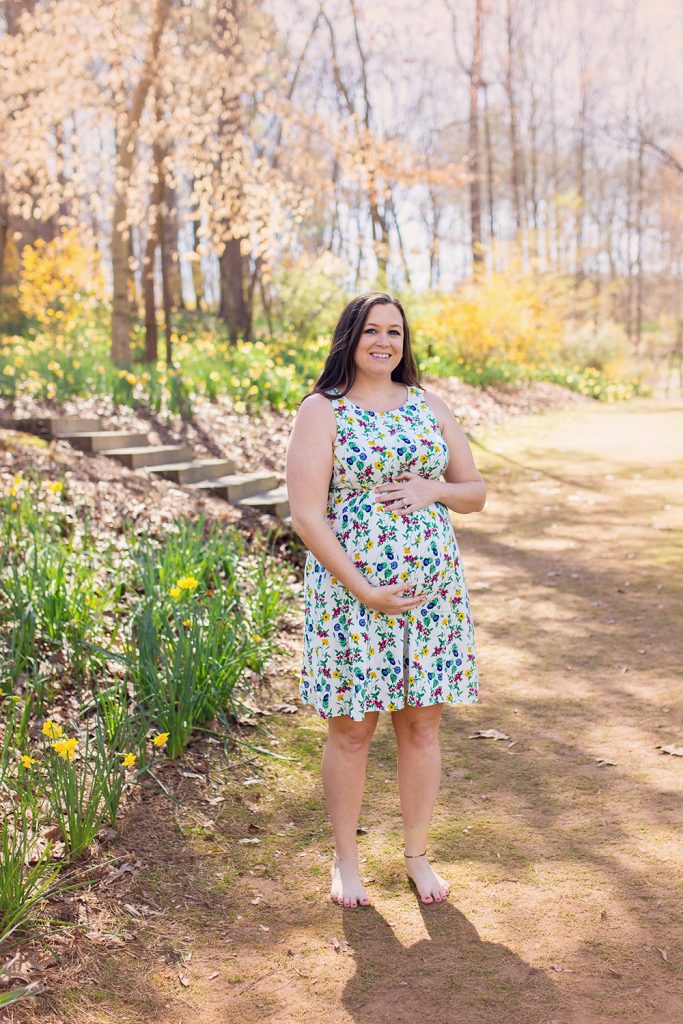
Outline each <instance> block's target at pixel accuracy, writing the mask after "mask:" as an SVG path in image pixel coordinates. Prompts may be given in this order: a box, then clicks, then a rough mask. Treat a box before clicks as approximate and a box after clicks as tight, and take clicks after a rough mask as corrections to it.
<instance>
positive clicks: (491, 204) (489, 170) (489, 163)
mask: <svg viewBox="0 0 683 1024" xmlns="http://www.w3.org/2000/svg"><path fill="white" fill-rule="evenodd" d="M484 148H485V150H486V200H487V204H488V215H489V239H490V242H491V264H492V269H493V270H495V269H496V221H495V216H494V210H495V194H494V187H493V180H494V179H493V147H492V146H491V124H490V117H489V92H488V87H487V85H484Z"/></svg>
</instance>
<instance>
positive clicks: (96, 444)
mask: <svg viewBox="0 0 683 1024" xmlns="http://www.w3.org/2000/svg"><path fill="white" fill-rule="evenodd" d="M55 436H56V437H58V438H60V440H62V441H68V442H69V444H72V445H73V446H74V448H80V449H81V450H82V451H84V452H104V451H107V449H109V448H126V447H132V446H134V445H135V446H140V445H144V444H145V443H146V442H147V439H148V438H147V434H142V433H139V432H138V431H131V430H94V431H90V430H87V431H78V432H77V433H71V432H69V433H62V432H61V431H60V433H58V434H56V435H55Z"/></svg>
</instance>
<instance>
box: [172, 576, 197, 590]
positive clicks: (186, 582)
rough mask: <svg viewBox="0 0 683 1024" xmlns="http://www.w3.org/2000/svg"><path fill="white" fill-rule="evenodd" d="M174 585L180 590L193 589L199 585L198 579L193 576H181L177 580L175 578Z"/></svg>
mask: <svg viewBox="0 0 683 1024" xmlns="http://www.w3.org/2000/svg"><path fill="white" fill-rule="evenodd" d="M176 586H177V587H180V588H181V590H195V589H196V588H197V587H198V586H199V580H196V579H195V578H194V576H181V577H180V579H179V580H176Z"/></svg>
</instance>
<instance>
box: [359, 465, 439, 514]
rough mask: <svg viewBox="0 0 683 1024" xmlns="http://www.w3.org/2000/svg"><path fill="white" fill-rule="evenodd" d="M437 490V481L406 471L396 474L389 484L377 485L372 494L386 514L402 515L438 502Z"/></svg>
mask: <svg viewBox="0 0 683 1024" xmlns="http://www.w3.org/2000/svg"><path fill="white" fill-rule="evenodd" d="M399 481H402V482H400V483H399ZM438 488H439V481H438V480H430V479H428V478H426V477H423V476H418V475H417V473H409V472H408V470H407V469H406V470H404V471H403V472H402V473H397V474H396V476H395V477H394V480H392V481H390V482H389V483H386V484H378V485H377V487H375V488H373V491H372V493H373V494H374V495H376V500H377V501H378V502H379V503H380V504H381V505H383V507H384V508H385V509H386V510H387V511H388V512H399V513H400V514H401V515H403V513H404V512H416V511H417V510H418V509H419V508H425V507H426V506H427V505H431V504H433V502H435V501H438V497H437V493H438Z"/></svg>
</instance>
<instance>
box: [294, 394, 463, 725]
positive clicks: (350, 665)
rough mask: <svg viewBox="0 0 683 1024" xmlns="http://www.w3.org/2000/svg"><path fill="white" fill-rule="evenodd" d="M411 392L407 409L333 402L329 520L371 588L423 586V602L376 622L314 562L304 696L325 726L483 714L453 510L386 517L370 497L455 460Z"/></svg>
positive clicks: (438, 506)
mask: <svg viewBox="0 0 683 1024" xmlns="http://www.w3.org/2000/svg"><path fill="white" fill-rule="evenodd" d="M405 386H406V387H407V391H408V396H407V399H406V401H405V402H404V404H403V405H402V406H400V407H399V408H398V409H392V410H390V411H388V412H372V411H370V410H367V409H361V408H359V407H358V406H356V405H354V404H353V403H352V402H350V401H349V399H348V398H342V397H338V398H335V399H333V400H332V406H333V408H334V411H335V417H336V421H337V435H336V438H335V442H334V446H333V453H334V463H333V471H332V477H331V479H330V486H329V493H328V499H327V510H326V517H327V521H328V523H329V525H330V527H331V529H332V530H333V532H334V534H335V535H336V537H337V539H338V540H339V542H340V543H341V545H342V547H343V548H344V549H345V550H346V552H347V553H348V555H349V556H350V558H352V559H353V561H354V562H355V564H356V567H357V568H358V569H359V570H360V572H361V573H362V574H363V575H364V576H365V577H366V578H367V579H368V580H369V581H370V582H371V583H372V584H374V585H376V586H377V585H384V584H391V583H399V582H403V581H406V582H408V581H410V582H414V583H415V584H417V585H419V586H420V587H421V588H422V590H423V591H424V593H425V595H426V597H425V599H424V600H423V601H422V602H421V603H420V604H419V605H416V606H415V607H414V608H412V609H410V610H409V611H408V612H407V613H404V614H401V615H389V614H386V613H384V612H378V611H375V610H374V609H371V608H368V607H367V606H366V605H364V604H362V602H361V601H359V600H358V598H356V597H354V596H353V594H351V592H350V591H349V590H347V588H346V587H345V586H344V585H343V584H342V583H341V582H340V581H339V580H338V579H336V577H334V576H332V575H331V573H330V572H328V570H327V569H326V568H325V567H324V566H323V565H322V564H321V563H320V562H319V561H318V560H317V559H316V558H315V557H314V555H313V553H312V552H311V551H309V552H308V554H307V556H306V565H305V570H304V641H303V655H302V663H301V679H300V686H299V693H300V696H301V699H302V701H303V702H304V703H305V704H310V705H312V706H313V707H314V708H315V709H316V711H317V712H318V714H319V715H320V717H321V718H332V717H333V716H336V715H347V716H349V717H350V718H352V719H354V720H356V721H361V720H362V719H364V718H365V714H366V712H368V711H400V710H401V709H402V708H403V707H404V706H405V704H406V702H407V704H408V705H410V706H413V707H424V706H426V705H429V704H438V703H442V702H447V703H449V704H474V703H476V702H477V699H478V677H477V663H476V654H475V644H474V626H473V622H472V616H471V612H470V602H469V596H468V593H467V586H466V582H465V575H464V571H463V567H462V563H461V561H460V553H459V550H458V545H457V541H456V537H455V532H454V530H453V524H452V522H451V518H450V514H449V510H448V508H447V506H446V505H444V504H443V503H442V502H439V501H437V502H433V503H432V504H430V505H427V506H426V507H424V508H420V509H418V510H417V511H415V512H406V513H401V512H400V511H398V510H396V511H394V510H393V509H392V510H391V511H389V509H383V508H382V505H381V502H380V501H378V500H377V498H375V497H374V496H371V495H369V493H368V492H369V491H372V490H373V488H375V487H376V486H378V485H379V484H383V483H388V482H390V481H392V480H393V479H394V478H395V476H396V474H397V473H400V472H401V471H402V470H408V471H410V472H412V473H417V474H419V475H420V476H422V477H430V478H435V479H438V478H439V477H441V476H442V475H443V473H444V471H445V469H446V466H447V465H448V462H449V459H450V453H449V449H448V445H447V443H446V440H445V438H444V436H443V434H442V433H441V431H440V429H439V424H438V420H437V419H436V418H435V416H434V414H433V412H432V410H431V409H430V407H429V405H428V404H427V402H425V400H424V398H423V397H422V394H421V390H422V389H421V388H418V387H409V386H407V385H405Z"/></svg>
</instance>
